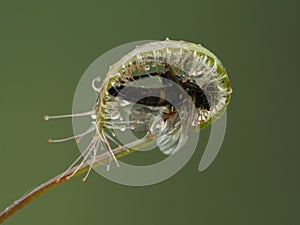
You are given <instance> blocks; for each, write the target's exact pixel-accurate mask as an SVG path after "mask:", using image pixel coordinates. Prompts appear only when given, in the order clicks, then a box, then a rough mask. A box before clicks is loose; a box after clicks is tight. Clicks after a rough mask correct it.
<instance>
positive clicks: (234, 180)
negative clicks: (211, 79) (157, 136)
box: [0, 0, 300, 225]
mask: <svg viewBox="0 0 300 225" xmlns="http://www.w3.org/2000/svg"><path fill="white" fill-rule="evenodd" d="M297 14H299V4H297V3H296V1H291V0H288V1H283V0H282V1H279V0H273V1H271V0H268V1H259V0H253V1H221V0H220V1H200V0H199V1H190V0H186V1H182V2H178V3H177V2H175V1H157V0H155V1H146V2H143V1H123V2H117V1H107V2H106V1H91V0H88V1H76V2H75V1H54V0H53V1H37V0H36V1H34V0H28V1H14V0H10V1H8V0H2V1H1V2H0V107H1V110H0V115H1V117H0V176H1V180H0V210H2V209H4V208H5V207H6V206H7V205H8V204H10V203H11V202H13V201H14V200H15V199H16V198H18V197H20V196H21V195H23V194H24V193H26V192H28V191H30V190H32V189H33V188H34V187H35V186H36V185H38V184H40V183H42V182H44V181H46V180H47V179H49V178H51V177H53V176H54V175H56V174H58V173H59V172H62V171H63V170H65V169H66V167H67V166H68V165H70V163H71V162H73V160H74V159H75V158H76V156H77V155H78V154H79V151H78V148H77V146H76V144H75V143H74V142H67V143H62V144H53V145H49V144H48V143H47V139H48V138H49V137H53V138H55V137H64V136H67V135H69V134H71V133H72V123H71V120H59V121H53V122H49V123H46V122H45V121H43V120H42V117H43V116H44V115H45V114H50V115H51V114H61V113H68V112H71V110H72V101H73V94H74V92H75V89H76V85H77V83H78V82H79V80H80V78H81V76H82V74H83V73H84V71H85V70H86V68H87V67H88V66H89V65H90V64H91V63H92V62H93V61H94V60H95V59H96V58H97V57H98V56H100V55H101V54H103V53H104V52H106V51H108V50H110V49H111V48H114V47H116V46H118V45H120V44H124V43H127V42H132V41H138V40H151V39H152V40H163V39H165V37H169V38H171V39H182V40H186V41H190V42H196V43H201V44H203V45H204V46H206V47H207V48H208V49H210V50H212V51H213V52H214V53H216V55H217V56H219V58H220V59H221V60H222V61H223V63H224V64H225V66H226V67H227V69H228V73H229V76H230V79H231V83H232V87H233V89H234V93H233V97H232V101H231V104H230V105H229V109H228V120H227V121H228V126H227V132H226V137H225V140H224V143H223V146H222V149H221V152H220V153H219V155H218V157H217V158H216V160H215V161H214V163H213V164H212V165H211V166H210V167H209V169H208V170H206V171H204V172H202V173H200V172H198V169H197V168H198V164H199V161H200V158H201V156H202V153H203V150H204V148H205V145H206V141H207V137H208V135H209V130H204V131H203V132H202V133H201V137H200V143H199V146H198V151H197V152H196V153H195V154H194V156H193V158H192V159H191V160H190V161H189V163H188V164H187V165H186V166H185V167H184V168H183V169H182V170H181V171H180V172H179V173H177V174H176V175H175V176H173V177H171V178H170V179H169V180H167V181H165V182H163V183H159V184H156V185H152V186H147V187H128V186H122V185H118V184H116V183H112V182H110V181H107V180H106V179H104V178H102V177H100V176H99V175H97V174H96V173H92V174H91V175H90V177H89V179H88V182H86V183H85V184H83V183H82V182H81V180H80V178H77V179H74V180H72V181H70V182H69V183H65V184H64V185H62V186H60V187H58V188H57V189H55V190H53V191H51V192H49V193H47V194H46V195H44V196H42V197H40V198H39V199H37V200H35V201H34V202H32V203H31V204H30V205H29V206H27V207H26V208H24V209H23V210H21V211H19V212H18V213H17V214H16V215H14V216H13V217H12V218H10V219H9V220H8V221H6V222H5V224H7V225H9V224H10V225H13V224H44V225H46V224H64V225H67V224H73V225H75V224H126V225H127V224H128V225H131V224H143V225H148V224H149V225H150V224H151V225H153V224H172V225H177V224H178V225H181V224H203V225H204V224H205V225H217V224H218V225H219V224H228V225H229V224H230V225H240V224H243V225H248V224H249V225H253V224H264V225H265V224H268V225H269V224H272V225H275V224H278V225H282V224H285V225H289V224H299V219H298V218H299V217H298V216H297V213H298V211H299V194H298V191H299V182H298V181H299V177H298V176H299V175H298V173H299V170H297V164H299V161H298V156H299V153H297V151H298V150H299V145H298V144H297V143H296V137H298V136H299V131H298V127H299V126H298V125H299V124H298V123H297V120H298V113H299V106H298V105H299V100H298V99H297V97H299V93H298V89H299V82H300V80H299V77H300V76H299V69H298V64H297V62H298V59H299V55H298V54H299V43H298V42H299V16H298V15H297ZM297 149H298V150H297ZM297 175H298V176H297ZM297 217H298V218H297ZM296 219H298V221H296Z"/></svg>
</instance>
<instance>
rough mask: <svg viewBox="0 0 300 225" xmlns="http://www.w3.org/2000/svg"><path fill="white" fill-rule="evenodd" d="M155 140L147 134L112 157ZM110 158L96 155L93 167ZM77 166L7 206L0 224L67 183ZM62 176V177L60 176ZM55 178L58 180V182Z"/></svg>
mask: <svg viewBox="0 0 300 225" xmlns="http://www.w3.org/2000/svg"><path fill="white" fill-rule="evenodd" d="M155 138H156V136H155V135H152V134H147V135H146V136H145V137H144V138H142V139H139V140H137V141H134V142H132V143H130V144H127V145H126V146H125V145H124V146H121V147H118V148H116V149H114V150H113V153H114V155H115V156H116V158H120V157H122V156H124V155H127V154H129V153H131V152H133V151H135V150H137V149H140V148H142V147H144V146H146V145H149V144H150V143H152V142H153V140H154V139H155ZM109 157H110V154H109V153H108V152H107V153H104V154H101V155H98V156H97V158H96V160H95V162H94V164H93V167H96V166H99V165H100V164H101V163H103V162H105V161H107V160H108V159H109ZM90 164H91V160H89V161H87V162H84V164H83V165H82V166H81V167H80V169H79V170H78V171H77V172H76V173H75V174H74V175H73V176H72V177H70V178H74V177H76V176H78V175H79V174H82V173H84V172H86V171H87V170H88V169H89V167H90ZM78 166H79V165H75V166H74V167H72V168H71V169H70V170H68V171H67V172H66V173H61V174H59V175H57V176H56V177H54V178H52V179H50V180H48V181H47V182H45V183H43V184H41V185H40V186H38V187H36V188H35V189H34V190H32V191H31V192H29V193H28V194H25V195H24V196H22V197H21V198H19V199H18V200H16V201H14V202H13V203H12V204H11V205H9V206H8V207H7V208H6V209H5V210H4V211H2V212H1V213H0V223H2V222H3V221H5V220H6V219H8V218H9V217H10V216H12V215H14V214H15V213H16V212H17V211H18V210H19V209H21V208H23V207H24V206H26V205H27V204H29V203H30V202H31V201H32V200H34V199H36V198H38V197H39V196H40V195H42V194H43V193H46V192H48V191H50V190H51V189H53V188H55V187H57V186H58V185H60V184H62V183H64V182H65V181H67V179H66V178H67V177H69V176H70V175H71V174H72V173H73V172H74V171H75V170H76V169H77V168H78ZM62 175H63V176H62ZM57 178H60V179H59V180H58V179H57Z"/></svg>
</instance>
